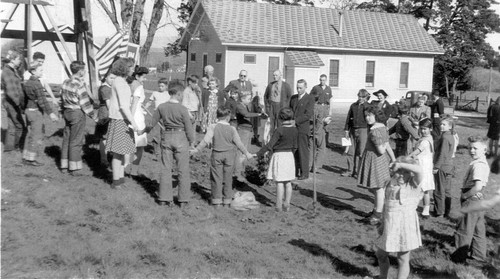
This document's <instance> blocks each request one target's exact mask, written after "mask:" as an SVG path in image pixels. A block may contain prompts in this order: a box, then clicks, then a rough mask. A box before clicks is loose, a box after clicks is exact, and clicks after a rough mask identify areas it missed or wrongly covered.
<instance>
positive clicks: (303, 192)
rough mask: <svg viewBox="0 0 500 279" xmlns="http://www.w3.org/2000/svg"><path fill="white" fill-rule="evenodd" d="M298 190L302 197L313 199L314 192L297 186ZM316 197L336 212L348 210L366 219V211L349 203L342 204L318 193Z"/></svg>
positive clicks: (323, 204)
mask: <svg viewBox="0 0 500 279" xmlns="http://www.w3.org/2000/svg"><path fill="white" fill-rule="evenodd" d="M296 189H297V190H298V191H299V193H300V194H301V195H304V196H306V197H310V198H312V197H313V191H312V190H309V189H304V188H300V187H299V186H296ZM316 197H317V201H318V202H319V203H320V204H321V205H322V206H323V207H326V208H331V209H335V210H340V211H344V210H348V211H351V212H352V213H354V214H355V215H357V216H360V217H366V213H365V212H364V211H361V210H358V209H356V208H354V206H352V205H350V204H347V203H344V202H341V201H339V200H338V199H336V198H332V197H331V196H327V195H325V194H323V193H320V192H316Z"/></svg>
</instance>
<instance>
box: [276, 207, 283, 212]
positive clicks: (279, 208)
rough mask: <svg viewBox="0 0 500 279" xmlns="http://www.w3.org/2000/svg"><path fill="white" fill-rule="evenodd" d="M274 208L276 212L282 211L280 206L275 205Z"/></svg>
mask: <svg viewBox="0 0 500 279" xmlns="http://www.w3.org/2000/svg"><path fill="white" fill-rule="evenodd" d="M274 210H275V211H276V212H282V211H283V209H282V208H281V207H276V208H275V209H274Z"/></svg>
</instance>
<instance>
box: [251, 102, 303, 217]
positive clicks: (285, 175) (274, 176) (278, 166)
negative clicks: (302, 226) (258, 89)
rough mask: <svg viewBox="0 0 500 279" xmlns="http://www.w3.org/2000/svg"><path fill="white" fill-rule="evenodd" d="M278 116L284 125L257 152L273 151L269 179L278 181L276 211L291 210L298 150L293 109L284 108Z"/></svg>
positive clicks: (261, 153) (262, 153)
mask: <svg viewBox="0 0 500 279" xmlns="http://www.w3.org/2000/svg"><path fill="white" fill-rule="evenodd" d="M278 118H279V120H280V121H282V126H280V127H279V128H278V129H276V131H275V132H274V133H273V136H272V137H271V140H270V141H269V142H268V143H267V144H266V145H265V146H264V147H262V148H261V149H260V150H259V152H257V156H263V155H264V154H265V153H266V152H267V151H270V152H272V157H271V160H270V161H269V169H268V171H267V179H270V180H274V181H275V182H276V187H277V189H276V192H277V194H276V211H282V210H285V211H289V210H290V202H291V199H292V183H291V180H294V179H295V159H294V156H293V153H294V152H295V150H297V137H298V131H297V128H296V127H295V123H294V121H293V111H292V110H291V109H290V108H282V109H281V110H280V112H279V114H278ZM283 195H284V197H285V203H284V204H283Z"/></svg>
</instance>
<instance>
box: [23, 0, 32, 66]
mask: <svg viewBox="0 0 500 279" xmlns="http://www.w3.org/2000/svg"><path fill="white" fill-rule="evenodd" d="M32 5H33V0H30V1H29V3H27V4H26V5H25V6H24V11H25V17H24V29H25V30H26V37H25V40H24V49H25V50H26V59H28V67H29V65H30V63H31V59H32V56H33V53H32V49H31V45H32V44H33V33H32V29H31V27H32V21H31V6H32Z"/></svg>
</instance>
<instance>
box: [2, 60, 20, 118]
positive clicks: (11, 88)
mask: <svg viewBox="0 0 500 279" xmlns="http://www.w3.org/2000/svg"><path fill="white" fill-rule="evenodd" d="M2 90H3V91H4V93H5V97H6V99H7V100H9V101H12V102H13V103H14V104H16V105H17V106H20V107H21V108H24V105H25V102H24V92H23V87H22V86H21V77H20V76H19V75H18V73H17V71H16V70H15V69H13V68H12V67H10V66H9V65H5V67H3V69H2Z"/></svg>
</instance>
